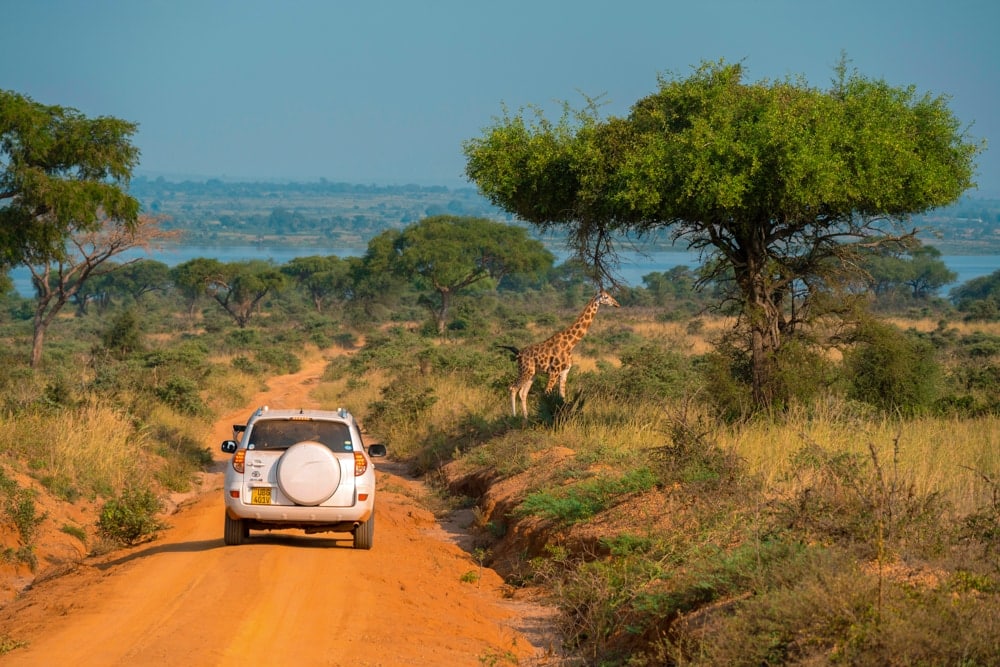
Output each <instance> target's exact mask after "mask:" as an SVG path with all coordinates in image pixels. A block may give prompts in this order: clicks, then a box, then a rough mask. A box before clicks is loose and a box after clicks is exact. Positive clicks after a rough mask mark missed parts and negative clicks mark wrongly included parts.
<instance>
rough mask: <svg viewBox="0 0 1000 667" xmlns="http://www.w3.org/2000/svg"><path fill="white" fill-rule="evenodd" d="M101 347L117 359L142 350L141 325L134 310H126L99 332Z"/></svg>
mask: <svg viewBox="0 0 1000 667" xmlns="http://www.w3.org/2000/svg"><path fill="white" fill-rule="evenodd" d="M101 345H103V346H104V349H106V350H108V351H109V352H110V353H111V354H112V355H114V356H115V357H116V358H118V359H122V358H124V357H126V356H128V355H129V354H132V353H133V352H139V351H141V350H142V349H143V347H144V346H143V340H142V323H141V321H140V319H139V315H138V314H137V313H136V312H135V309H134V308H126V309H125V310H123V311H121V312H120V313H118V314H117V315H115V316H114V317H113V318H112V319H111V322H110V324H109V325H108V327H107V328H106V329H105V330H104V331H102V332H101Z"/></svg>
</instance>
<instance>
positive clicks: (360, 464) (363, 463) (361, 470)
mask: <svg viewBox="0 0 1000 667" xmlns="http://www.w3.org/2000/svg"><path fill="white" fill-rule="evenodd" d="M366 470H368V459H366V458H365V455H364V454H362V453H361V452H354V476H355V477H360V476H361V475H364V474H365V471H366Z"/></svg>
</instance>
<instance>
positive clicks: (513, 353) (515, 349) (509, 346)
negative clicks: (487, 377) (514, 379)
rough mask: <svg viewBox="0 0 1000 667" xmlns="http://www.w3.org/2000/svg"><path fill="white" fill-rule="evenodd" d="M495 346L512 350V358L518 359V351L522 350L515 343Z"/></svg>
mask: <svg viewBox="0 0 1000 667" xmlns="http://www.w3.org/2000/svg"><path fill="white" fill-rule="evenodd" d="M495 347H498V348H500V349H501V350H507V351H508V352H510V358H511V359H517V354H518V352H520V350H519V349H517V348H516V347H514V346H513V345H496V346H495Z"/></svg>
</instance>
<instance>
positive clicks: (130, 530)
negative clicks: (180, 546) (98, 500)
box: [97, 487, 162, 545]
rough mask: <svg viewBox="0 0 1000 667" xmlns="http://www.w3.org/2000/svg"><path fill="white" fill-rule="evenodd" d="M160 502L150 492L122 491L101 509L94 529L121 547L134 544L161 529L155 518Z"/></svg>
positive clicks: (138, 490) (146, 490) (131, 489)
mask: <svg viewBox="0 0 1000 667" xmlns="http://www.w3.org/2000/svg"><path fill="white" fill-rule="evenodd" d="M159 511H160V501H159V499H158V498H157V497H156V494H155V493H153V492H152V490H150V489H146V488H143V489H137V488H132V487H129V488H126V489H125V490H124V491H122V493H121V495H120V496H118V497H117V498H113V499H111V500H109V501H107V502H106V503H104V506H103V507H102V508H101V516H100V518H99V519H98V520H97V530H98V531H99V532H100V533H101V535H103V536H104V537H107V538H110V539H112V540H115V541H116V542H121V543H123V544H129V545H131V544H135V543H136V542H138V541H140V540H142V539H143V538H145V537H147V536H150V535H153V534H155V533H156V531H157V530H159V529H160V528H161V527H162V524H161V523H160V521H159V520H158V519H157V518H156V513H157V512H159Z"/></svg>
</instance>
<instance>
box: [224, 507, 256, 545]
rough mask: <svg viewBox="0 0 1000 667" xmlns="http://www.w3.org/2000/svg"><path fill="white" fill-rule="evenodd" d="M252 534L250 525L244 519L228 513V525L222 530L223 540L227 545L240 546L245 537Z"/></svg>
mask: <svg viewBox="0 0 1000 667" xmlns="http://www.w3.org/2000/svg"><path fill="white" fill-rule="evenodd" d="M249 535H250V527H249V526H248V525H247V523H246V521H244V520H243V519H233V518H231V517H230V516H229V514H226V527H225V530H223V532H222V541H223V542H225V543H226V545H227V546H231V547H238V546H239V545H241V544H243V540H244V538H246V537H248V536H249Z"/></svg>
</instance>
